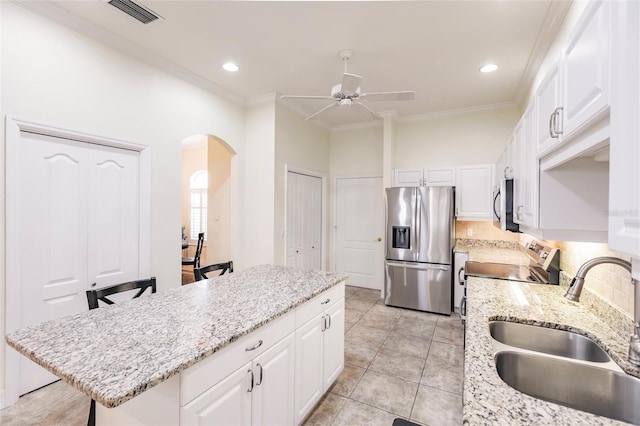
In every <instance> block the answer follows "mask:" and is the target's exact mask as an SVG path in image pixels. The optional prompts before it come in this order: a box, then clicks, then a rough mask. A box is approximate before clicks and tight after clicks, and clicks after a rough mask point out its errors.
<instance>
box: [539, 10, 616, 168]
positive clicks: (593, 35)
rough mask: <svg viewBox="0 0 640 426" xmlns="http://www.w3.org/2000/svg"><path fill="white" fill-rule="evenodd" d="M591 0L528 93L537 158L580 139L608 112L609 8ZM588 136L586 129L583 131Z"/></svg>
mask: <svg viewBox="0 0 640 426" xmlns="http://www.w3.org/2000/svg"><path fill="white" fill-rule="evenodd" d="M612 3H614V2H609V1H600V0H597V1H591V2H589V4H588V5H587V6H586V7H585V10H584V12H583V14H582V16H581V17H580V19H579V21H578V23H577V24H576V26H575V28H574V29H573V31H572V33H571V34H570V36H569V39H568V42H567V44H566V46H564V48H563V50H562V56H561V58H560V59H559V61H558V62H557V63H556V64H554V65H553V66H552V67H551V68H550V69H549V71H548V72H547V74H546V76H545V77H544V78H543V79H542V81H541V82H540V85H539V86H538V87H537V88H536V91H535V93H534V101H535V105H536V107H535V109H536V116H537V118H536V123H537V124H536V132H537V136H536V145H537V148H536V150H537V155H538V156H539V157H541V156H544V155H546V154H548V153H550V152H552V151H553V150H555V149H557V148H558V147H560V146H563V145H565V143H570V142H569V141H574V140H575V139H576V138H577V139H580V138H582V137H583V135H581V134H582V133H583V132H584V131H587V130H588V129H591V127H592V126H594V125H595V124H597V123H599V122H600V121H601V120H602V119H603V118H605V117H606V116H607V114H608V113H609V104H610V96H609V91H610V89H609V86H610V84H609V77H610V76H609V70H610V59H609V53H610V40H611V37H610V31H611V23H610V7H611V4H612ZM589 131H590V130H589Z"/></svg>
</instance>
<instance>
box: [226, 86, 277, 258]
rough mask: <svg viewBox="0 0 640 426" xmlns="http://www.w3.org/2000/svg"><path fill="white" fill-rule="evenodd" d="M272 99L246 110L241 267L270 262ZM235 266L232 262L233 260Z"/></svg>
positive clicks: (272, 247) (271, 252)
mask: <svg viewBox="0 0 640 426" xmlns="http://www.w3.org/2000/svg"><path fill="white" fill-rule="evenodd" d="M275 115H276V113H275V96H269V97H267V98H265V99H261V100H260V101H257V102H254V103H253V104H252V105H250V106H249V107H248V108H247V112H246V123H245V132H246V135H245V149H246V158H245V165H246V175H245V196H246V198H245V208H244V211H243V212H242V214H243V216H244V217H245V227H244V233H245V234H244V238H245V243H244V246H245V247H246V252H245V253H243V258H244V262H245V264H244V267H250V266H255V265H261V264H265V263H273V262H274V259H275V255H274V235H273V234H274V232H273V223H274V219H273V218H274V199H275V193H274V164H275ZM234 267H235V261H234Z"/></svg>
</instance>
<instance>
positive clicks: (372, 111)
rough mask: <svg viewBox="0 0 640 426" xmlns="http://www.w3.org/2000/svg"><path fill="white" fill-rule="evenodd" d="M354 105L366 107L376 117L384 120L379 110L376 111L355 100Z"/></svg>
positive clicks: (360, 107) (361, 107)
mask: <svg viewBox="0 0 640 426" xmlns="http://www.w3.org/2000/svg"><path fill="white" fill-rule="evenodd" d="M353 106H355V107H356V108H358V109H364V110H366V111H367V112H368V113H369V114H371V115H372V116H374V117H375V118H378V119H380V120H382V116H381V115H380V114H378V113H377V112H375V111H374V110H372V109H371V108H369V107H368V106H366V105H365V104H363V103H362V102H353Z"/></svg>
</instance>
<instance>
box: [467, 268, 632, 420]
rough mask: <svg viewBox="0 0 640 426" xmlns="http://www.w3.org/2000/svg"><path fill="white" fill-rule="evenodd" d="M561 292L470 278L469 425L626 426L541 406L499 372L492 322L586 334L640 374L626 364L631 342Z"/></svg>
mask: <svg viewBox="0 0 640 426" xmlns="http://www.w3.org/2000/svg"><path fill="white" fill-rule="evenodd" d="M563 295H564V288H561V287H558V286H549V285H540V284H529V283H516V282H512V281H502V280H492V279H485V278H470V279H469V281H468V283H467V296H468V299H467V325H466V326H467V329H466V339H465V344H466V346H465V371H464V376H465V378H464V406H463V412H464V414H463V415H464V417H463V420H464V423H465V424H469V425H494V424H535V425H541V424H544V425H558V424H563V425H601V424H606V425H609V424H623V423H621V422H616V421H614V420H609V419H607V418H604V417H600V416H595V415H593V414H589V413H586V412H583V411H578V410H573V409H570V408H567V407H563V406H560V405H557V404H553V403H549V402H545V401H542V400H540V399H537V398H533V397H530V396H528V395H525V394H523V393H520V392H518V391H516V390H515V389H513V388H511V387H510V386H509V385H507V384H506V383H504V382H503V381H502V379H500V377H499V376H498V373H497V372H496V367H495V364H494V360H493V348H492V343H491V336H490V334H489V325H488V322H489V321H490V320H496V319H500V320H507V321H515V322H521V323H526V324H534V325H543V326H547V327H553V328H560V329H565V330H570V331H574V332H578V333H580V334H584V335H586V336H588V337H590V338H591V339H593V340H594V341H596V342H598V343H599V344H600V346H601V347H603V348H605V349H606V350H607V352H608V353H609V355H611V357H612V358H613V360H614V361H615V362H617V363H618V365H620V367H622V368H623V369H624V370H625V371H627V372H628V373H631V374H633V375H636V376H639V375H640V372H639V371H638V370H637V369H635V368H634V367H632V366H631V365H630V364H629V363H628V362H627V361H626V359H625V357H626V353H627V348H628V346H627V341H626V339H623V338H622V337H621V336H619V335H618V334H617V333H615V332H614V331H613V330H612V329H611V328H609V327H608V325H607V324H605V323H604V322H602V321H600V320H599V319H598V318H597V317H596V316H594V315H593V314H592V313H591V312H590V311H589V310H587V309H586V308H585V307H584V306H582V305H580V304H579V303H575V302H570V301H568V300H566V299H565V298H564V297H563Z"/></svg>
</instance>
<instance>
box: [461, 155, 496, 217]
mask: <svg viewBox="0 0 640 426" xmlns="http://www.w3.org/2000/svg"><path fill="white" fill-rule="evenodd" d="M493 173H494V165H493V164H477V165H472V166H458V167H456V182H457V185H456V217H457V218H458V220H492V218H493Z"/></svg>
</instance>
